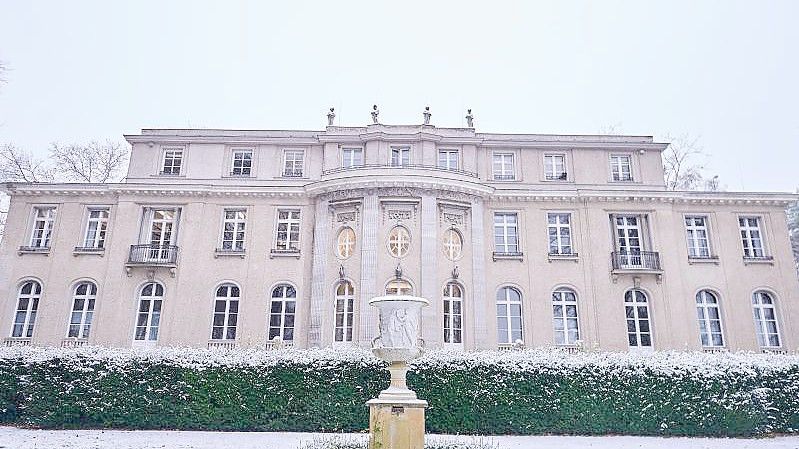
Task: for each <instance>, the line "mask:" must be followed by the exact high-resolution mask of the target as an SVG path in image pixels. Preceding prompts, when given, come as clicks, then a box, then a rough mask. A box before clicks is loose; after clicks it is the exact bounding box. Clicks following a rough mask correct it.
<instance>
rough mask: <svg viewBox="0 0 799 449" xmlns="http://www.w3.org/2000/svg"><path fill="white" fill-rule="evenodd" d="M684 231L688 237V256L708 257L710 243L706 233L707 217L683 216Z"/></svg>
mask: <svg viewBox="0 0 799 449" xmlns="http://www.w3.org/2000/svg"><path fill="white" fill-rule="evenodd" d="M685 233H686V237H687V239H688V257H693V258H709V257H710V243H709V240H708V233H707V217H705V216H690V217H685Z"/></svg>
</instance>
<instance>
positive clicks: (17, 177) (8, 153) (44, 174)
mask: <svg viewBox="0 0 799 449" xmlns="http://www.w3.org/2000/svg"><path fill="white" fill-rule="evenodd" d="M53 176H54V173H53V170H52V169H51V168H49V167H48V166H47V164H46V162H45V161H44V160H42V159H37V158H35V157H34V156H33V155H32V154H30V153H29V152H27V151H23V150H20V149H18V148H17V147H15V146H14V145H11V144H6V145H2V146H0V180H2V181H22V182H52V181H53Z"/></svg>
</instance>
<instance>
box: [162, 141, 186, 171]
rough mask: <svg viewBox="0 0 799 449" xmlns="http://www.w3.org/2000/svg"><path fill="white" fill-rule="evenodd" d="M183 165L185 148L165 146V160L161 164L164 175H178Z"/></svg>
mask: <svg viewBox="0 0 799 449" xmlns="http://www.w3.org/2000/svg"><path fill="white" fill-rule="evenodd" d="M182 166H183V148H164V161H163V164H161V174H162V175H173V176H177V175H179V174H180V170H181V167H182Z"/></svg>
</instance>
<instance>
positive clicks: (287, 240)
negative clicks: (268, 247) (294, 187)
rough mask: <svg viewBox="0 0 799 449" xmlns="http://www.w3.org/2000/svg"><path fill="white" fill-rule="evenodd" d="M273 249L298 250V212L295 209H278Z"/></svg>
mask: <svg viewBox="0 0 799 449" xmlns="http://www.w3.org/2000/svg"><path fill="white" fill-rule="evenodd" d="M275 249H277V250H278V251H299V250H300V211H299V210H296V209H278V211H277V239H276V241H275Z"/></svg>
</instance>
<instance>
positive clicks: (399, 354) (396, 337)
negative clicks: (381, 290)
mask: <svg viewBox="0 0 799 449" xmlns="http://www.w3.org/2000/svg"><path fill="white" fill-rule="evenodd" d="M369 304H370V305H372V306H375V307H377V309H378V310H379V312H380V335H379V336H378V337H377V338H375V339H374V340H373V341H372V352H373V353H374V355H375V356H376V357H377V358H379V359H381V360H385V361H387V362H392V363H393V362H408V361H410V360H413V359H415V358H417V357H419V356H421V355H422V352H423V348H424V341H423V340H422V339H421V338H419V323H420V321H421V316H422V307H424V306H427V305H429V304H430V303H429V302H428V301H427V300H426V299H424V298H420V297H418V296H404V295H403V296H378V297H377V298H372V299H371V300H370V301H369Z"/></svg>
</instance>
